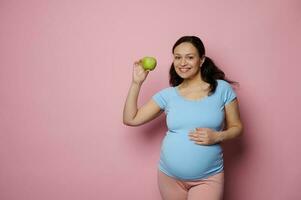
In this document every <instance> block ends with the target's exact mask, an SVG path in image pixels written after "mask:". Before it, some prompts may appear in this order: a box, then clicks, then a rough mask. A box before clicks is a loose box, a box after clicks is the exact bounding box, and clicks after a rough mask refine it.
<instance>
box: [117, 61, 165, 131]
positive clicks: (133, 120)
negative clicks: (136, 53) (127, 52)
mask: <svg viewBox="0 0 301 200" xmlns="http://www.w3.org/2000/svg"><path fill="white" fill-rule="evenodd" d="M148 73H149V72H148V71H145V70H144V69H143V68H142V66H141V65H140V64H139V62H138V61H137V62H135V63H134V69H133V81H132V83H131V86H130V89H129V92H128V95H127V98H126V102H125V105H124V109H123V123H124V124H125V125H128V126H139V125H142V124H144V123H146V122H148V121H150V120H152V119H154V118H156V117H157V116H159V115H160V114H161V113H162V112H163V111H162V110H161V109H160V107H159V106H158V105H157V104H156V103H155V101H154V100H152V99H151V100H149V102H147V103H146V104H145V105H143V106H142V107H141V108H139V109H138V108H137V100H138V95H139V92H140V88H141V85H142V83H143V82H144V80H145V79H146V77H147V75H148Z"/></svg>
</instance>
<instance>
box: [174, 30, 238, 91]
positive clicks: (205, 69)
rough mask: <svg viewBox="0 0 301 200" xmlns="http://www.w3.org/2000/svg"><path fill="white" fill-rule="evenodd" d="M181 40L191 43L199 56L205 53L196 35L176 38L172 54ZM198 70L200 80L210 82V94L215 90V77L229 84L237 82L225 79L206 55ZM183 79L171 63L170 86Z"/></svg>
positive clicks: (179, 82)
mask: <svg viewBox="0 0 301 200" xmlns="http://www.w3.org/2000/svg"><path fill="white" fill-rule="evenodd" d="M183 42H189V43H191V44H192V45H193V46H194V47H195V48H196V49H197V50H198V53H199V57H200V58H201V57H202V56H203V55H205V47H204V44H203V42H202V41H201V39H200V38H198V37H196V36H183V37H181V38H180V39H178V40H177V41H176V43H175V44H174V46H173V48H172V53H173V54H174V50H175V48H176V47H177V46H178V45H179V44H181V43H183ZM200 70H201V78H202V80H204V81H205V82H206V83H209V84H210V91H209V95H211V94H213V93H214V92H215V89H216V87H217V79H221V80H224V81H227V82H228V83H230V84H237V82H235V81H232V80H229V79H227V78H226V76H225V73H224V72H223V71H222V70H221V69H219V68H218V67H217V66H216V65H215V63H214V62H213V60H212V59H211V58H209V57H207V56H206V57H205V61H204V63H203V65H202V66H200ZM183 80H184V79H183V78H181V77H180V76H179V75H178V74H177V72H176V70H175V67H174V64H173V63H172V64H171V67H170V69H169V84H170V86H173V87H175V86H178V85H180V84H181V83H182V82H183Z"/></svg>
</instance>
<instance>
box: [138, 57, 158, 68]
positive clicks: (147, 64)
mask: <svg viewBox="0 0 301 200" xmlns="http://www.w3.org/2000/svg"><path fill="white" fill-rule="evenodd" d="M141 64H142V67H143V68H144V70H150V71H152V70H154V69H155V67H156V65H157V60H156V58H154V57H148V56H146V57H143V58H142V59H141Z"/></svg>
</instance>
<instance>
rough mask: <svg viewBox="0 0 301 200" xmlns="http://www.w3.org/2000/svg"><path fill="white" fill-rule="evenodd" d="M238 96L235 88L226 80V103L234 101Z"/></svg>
mask: <svg viewBox="0 0 301 200" xmlns="http://www.w3.org/2000/svg"><path fill="white" fill-rule="evenodd" d="M236 97H237V95H236V93H235V91H234V90H233V88H232V86H231V85H230V84H229V83H228V82H225V88H224V104H225V105H227V104H228V103H230V102H232V101H233V100H234V99H235V98H236Z"/></svg>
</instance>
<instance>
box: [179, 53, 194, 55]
mask: <svg viewBox="0 0 301 200" xmlns="http://www.w3.org/2000/svg"><path fill="white" fill-rule="evenodd" d="M175 55H181V54H179V53H175ZM186 55H195V54H194V53H188V54H186Z"/></svg>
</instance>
